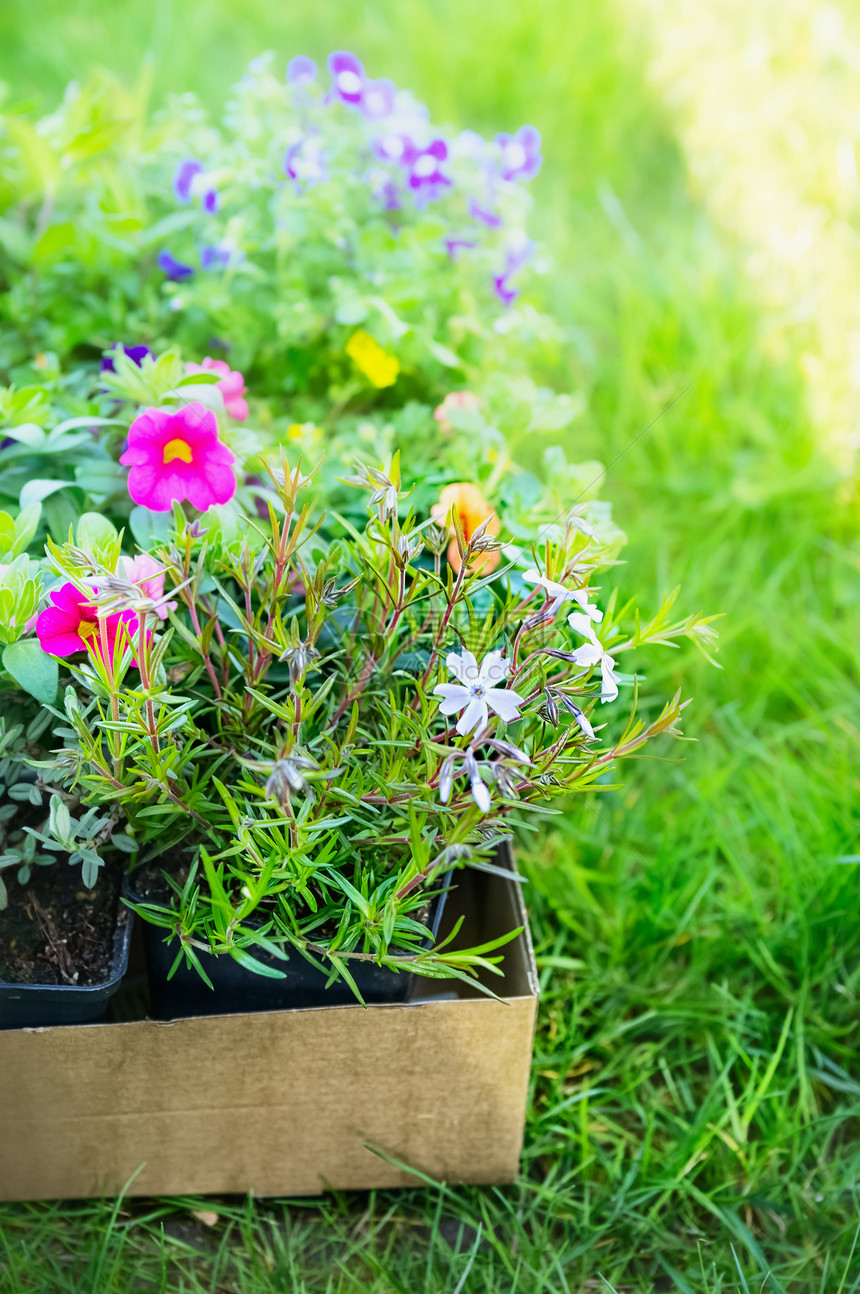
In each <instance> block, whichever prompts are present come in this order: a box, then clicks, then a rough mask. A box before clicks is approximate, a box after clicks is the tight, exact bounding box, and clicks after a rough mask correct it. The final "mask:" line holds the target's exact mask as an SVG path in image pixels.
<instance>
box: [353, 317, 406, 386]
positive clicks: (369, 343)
mask: <svg viewBox="0 0 860 1294" xmlns="http://www.w3.org/2000/svg"><path fill="white" fill-rule="evenodd" d="M346 353H347V355H348V356H349V358H350V359H351V360H352V361H353V363H354V364H355V365H356V367H357V368H360V369H361V371H362V373H363V374H364V376H365V377H366V378H368V379H369V380H370V381H371V382H372V383H373V385H374V386H393V385H394V383H395V382H396V381H397V374H398V373H399V372H400V364H399V362H398V361H397V359H396V358H395V357H394V355H389V354H388V352H387V351H384V350H383V349H382V347H381V346H380V344H379V342H378V341H376V340H375V339H374V338H373V337H371V335H370V333H366V332H364V331H363V330H361V329H360V330H359V331H358V332H354V333H353V334H352V336H351V337H350V339H349V341H348V342H347V344H346Z"/></svg>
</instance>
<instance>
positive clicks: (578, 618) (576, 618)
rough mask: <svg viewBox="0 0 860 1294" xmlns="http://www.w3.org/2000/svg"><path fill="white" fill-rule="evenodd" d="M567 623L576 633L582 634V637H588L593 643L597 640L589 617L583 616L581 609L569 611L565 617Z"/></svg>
mask: <svg viewBox="0 0 860 1294" xmlns="http://www.w3.org/2000/svg"><path fill="white" fill-rule="evenodd" d="M567 623H568V624H569V625H570V627H571V629H573V630H575V632H576V633H578V634H582V636H583V638H589V639H590V640H591V641H592V642H593V643H596V642H597V639H596V637H595V636H594V630H593V628H592V626H591V621H590V619H589V618H588V616H584V615H583V614H582V612H581V611H573V612H571V614H570V615H569V616H568V617H567Z"/></svg>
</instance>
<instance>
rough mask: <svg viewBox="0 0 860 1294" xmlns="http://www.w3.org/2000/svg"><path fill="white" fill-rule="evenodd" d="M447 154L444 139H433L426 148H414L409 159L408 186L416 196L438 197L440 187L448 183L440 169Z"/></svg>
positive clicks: (428, 199) (429, 198)
mask: <svg viewBox="0 0 860 1294" xmlns="http://www.w3.org/2000/svg"><path fill="white" fill-rule="evenodd" d="M447 156H448V145H447V144H446V143H445V141H444V139H434V140H433V142H432V143H431V144H429V145H428V146H427V148H419V149H415V151H414V154H413V156H412V157H411V158H410V161H409V186H410V188H412V189H414V190H415V195H416V197H419V196H421V197H423V198H424V199H425V200H426V201H432V200H433V199H434V198H438V197H439V192H440V190H441V189H442V188H444V187H446V186H448V185H450V183H451V181H450V180H449V179H448V176H447V175H445V173H444V172H443V171H442V169H441V163H442V162H444V161H445V160H446V158H447Z"/></svg>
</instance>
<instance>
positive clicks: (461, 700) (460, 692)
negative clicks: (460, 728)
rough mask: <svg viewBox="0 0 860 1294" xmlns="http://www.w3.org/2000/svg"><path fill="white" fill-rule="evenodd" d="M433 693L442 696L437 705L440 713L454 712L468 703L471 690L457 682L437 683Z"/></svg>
mask: <svg viewBox="0 0 860 1294" xmlns="http://www.w3.org/2000/svg"><path fill="white" fill-rule="evenodd" d="M433 695H434V696H438V697H441V698H442V701H441V703H440V705H439V713H440V714H456V713H457V711H458V710H462V709H463V708H464V706H467V705H468V704H469V699H470V697H471V695H472V694H471V692H470V691H469V689H468V688H467V687H462V686H461V685H460V684H459V683H437V684H436V686H435V687H434V689H433Z"/></svg>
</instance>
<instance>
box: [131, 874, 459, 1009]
mask: <svg viewBox="0 0 860 1294" xmlns="http://www.w3.org/2000/svg"><path fill="white" fill-rule="evenodd" d="M176 879H177V881H178V882H179V883H180V884H182V881H183V880H184V877H183V876H179V875H177V877H176ZM449 883H450V877H446V878H445V879H444V880H440V882H439V887H440V888H442V889H444V887H445V886H446V885H447V884H449ZM126 893H127V895H128V897H129V899H130V900H131V901H132V902H135V903H140V902H150V903H153V902H156V903H164V902H166V901H168V900H169V897H170V894H171V893H172V891H170V890H169V888H168V886H167V885H166V882H165V881H164V878H163V877H162V875H161V871H160V868H159V866H158V864H157V863H153V864H149V865H146V866H145V867H143V868H141V869H139V870H138V871H135V872H134V873H133V874H132V876H131V878H130V881H129V882H128V883H127V887H126ZM444 902H445V894H444V893H443V894H441V895H440V896H439V897H437V898H436V899H433V900H430V901H428V903H427V904H426V906H425V907H424V908H421V909H419V911H418V912H417V913H416V914H415V916H416V919H417V920H420V921H421V922H422V923H423V924H424V925H426V926H428V928H429V929H430V930H431V932H432V939H431V940H428V946H430V945H431V944H432V942H434V941H435V938H436V935H437V933H438V929H439V924H440V922H441V919H442V912H443V908H444ZM142 926H143V941H144V948H145V952H146V967H147V976H148V979H149V989H150V999H151V1014H152V1015H153V1016H154V1017H155V1018H156V1019H159V1020H172V1019H177V1018H180V1017H184V1016H195V1015H232V1014H236V1013H244V1012H247V1011H282V1010H294V1009H297V1008H307V1007H320V1006H355V1005H357V999H356V997H355V994H354V993H353V991H352V989H351V988H350V987H349V985H348V984H346V983H345V982H344V981H343V980H335V982H334V983H333V984H331V985H330V986H329V987H328V988H326V981H327V979H328V975H327V974H326V973H324V972H322V971H319V970H317V968H316V967H315V966H312V965H311V964H310V962H308V961H306V960H305V958H304V957H302V956H301V954H300V953H298V952H296V951H294V950H289V951H288V960H287V961H282V960H280V959H278V958H275V957H272V956H270V955H269V954H267V953H265V952H263V951H262V950H257V949H249V952H251V954H252V956H254V957H255V958H256V959H257V960H258V961H261V962H264V963H265V964H266V965H269V966H272V967H274V968H275V969H277V970H280V971H283V972H284V978H283V979H270V978H269V977H267V976H265V975H260V974H257V973H255V972H253V971H249V970H246V969H245V968H244V967H242V966H240V965H239V964H238V962H235V961H234V960H233V958H232V957H229V956H224V955H221V956H217V957H216V956H213V955H211V954H207V953H200V954H199V955H200V959H201V961H202V963H203V966H204V968H205V970H206V974H207V975H208V976H209V979H210V980H211V981H212V985H213V988H210V987H209V986H208V984H206V983H204V981H203V980H202V979H201V978H200V976H199V975H198V973H197V971H196V970H194V969H193V968H191V967H188V966H186V964H185V962H184V961H182V962H180V965H179V966H178V968H177V969H176V971H175V972H174V974H173V976H172V977H171V978H170V979H168V975H169V973H170V969H171V967H172V966H173V962H174V960H175V958H176V953H177V951H178V947H179V945H178V943H177V941H176V940H175V939H172V940H171V941H170V942H169V943H165V942H164V936H165V934H166V931H165V930H164V929H162V928H160V927H157V926H152V925H149V924H148V923H147V922H143V923H142ZM334 933H335V930H334V928H333V929H332V930H331V932H330V935H334ZM319 936H320V938H321V940H324V939H325V937H326V932H325V930H324V929H323V930H321V931H320V932H319ZM349 969H350V973H351V974H352V975H353V977H354V979H355V982H356V984H357V985H358V988H359V991H360V993H361V995H362V997H363V999H364V1001H365V1002H366V1003H367V1004H368V1005H371V1004H374V1005H378V1004H382V1003H394V1002H405V1001H406V1000H407V999H408V997H409V994H410V990H411V988H412V986H413V983H414V981H415V976H414V975H413V974H411V973H410V972H408V971H400V972H397V971H392V970H388V969H386V968H385V967H383V966H377V965H376V963H375V962H373V961H367V962H364V961H359V960H357V959H356V960H353V961H351V962H350V967H349Z"/></svg>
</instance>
